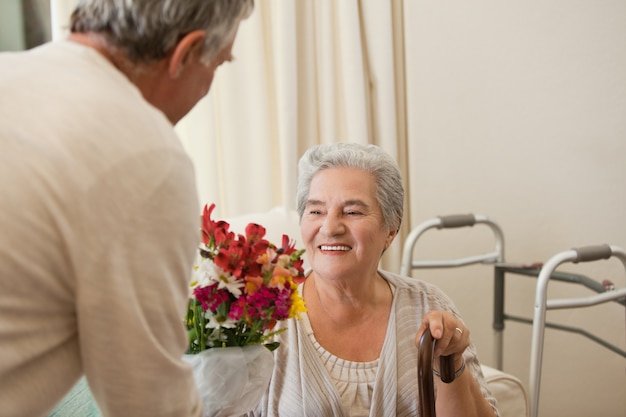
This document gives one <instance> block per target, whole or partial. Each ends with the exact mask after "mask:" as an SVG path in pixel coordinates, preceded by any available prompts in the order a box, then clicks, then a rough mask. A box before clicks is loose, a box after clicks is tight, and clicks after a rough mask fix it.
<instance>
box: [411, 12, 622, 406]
mask: <svg viewBox="0 0 626 417" xmlns="http://www.w3.org/2000/svg"><path fill="white" fill-rule="evenodd" d="M404 7H405V13H406V16H407V25H406V31H407V41H406V47H407V54H408V60H407V65H408V73H407V77H408V78H407V85H408V108H409V126H408V128H409V136H410V152H411V156H410V161H411V169H412V172H411V176H410V191H411V198H412V201H411V204H412V208H413V210H412V212H411V213H410V215H411V216H410V219H411V222H412V225H413V226H414V225H416V224H417V223H418V222H421V221H423V220H425V219H427V218H430V217H433V216H436V215H440V214H452V213H467V212H472V213H480V214H485V215H488V216H490V217H491V218H493V219H494V220H496V221H497V222H498V223H499V224H500V225H501V227H502V228H503V229H504V235H505V239H506V259H507V260H508V261H511V262H521V263H531V262H536V261H540V262H545V261H546V260H547V259H548V258H550V257H551V256H552V255H554V254H555V253H557V252H560V251H563V250H568V249H570V248H573V247H579V246H585V245H592V244H599V243H610V244H616V245H619V246H622V247H626V215H625V212H624V208H625V207H626V193H625V188H626V186H625V184H624V180H625V178H626V156H625V154H626V152H625V151H626V2H623V1H621V0H615V1H605V0H601V1H595V0H586V1H585V0H576V1H569V0H551V1H547V2H546V1H526V0H525V1H495V0H494V1H471V2H467V1H446V2H433V1H421V0H419V1H414V0H407V1H405V2H404ZM469 231H472V229H470V230H469ZM473 231H474V232H475V233H477V235H476V238H477V240H473V239H472V238H471V235H468V233H466V231H458V232H453V233H454V234H453V235H448V236H450V238H451V240H449V241H446V240H445V239H444V238H443V235H441V233H444V232H437V231H434V232H433V233H434V235H433V236H432V237H431V238H430V239H432V240H428V242H429V243H428V244H427V246H428V247H427V248H424V249H423V252H422V253H424V254H425V255H432V256H436V255H437V256H438V255H439V254H446V253H451V254H461V252H460V251H461V248H462V247H463V246H464V245H470V246H480V245H482V247H483V248H485V250H490V240H489V234H488V233H486V231H485V232H482V231H480V230H479V228H474V230H473ZM451 233H452V232H451ZM427 238H428V236H426V235H425V236H424V240H423V242H424V243H426V242H427V241H426V239H427ZM477 242H478V243H477ZM476 243H477V244H476ZM561 269H562V270H564V271H571V272H580V273H584V274H587V275H589V276H592V277H594V278H596V279H598V280H600V281H601V280H602V279H604V278H607V277H608V278H610V279H612V280H613V281H614V282H615V284H616V285H618V286H620V287H624V285H625V284H626V279H625V278H624V276H625V274H624V271H623V269H622V268H621V265H619V264H618V262H617V261H600V262H594V263H588V264H582V265H580V264H579V265H574V264H568V265H564V266H563V267H562V268H561ZM421 276H422V277H425V278H429V279H432V280H433V281H436V282H437V283H439V284H440V285H441V286H442V287H443V288H444V289H445V290H446V291H447V292H448V293H449V294H450V295H451V296H452V297H453V299H455V300H456V301H457V304H458V305H459V307H460V308H461V310H462V312H464V314H465V317H466V319H467V321H468V325H469V327H470V328H471V329H472V334H473V337H474V340H475V342H476V343H477V344H478V348H479V352H480V354H481V357H482V358H483V360H484V361H485V362H487V363H488V364H489V363H493V361H492V355H493V350H494V349H493V334H492V331H491V320H492V279H491V277H492V269H491V268H489V267H471V268H469V269H461V270H454V271H436V272H432V273H426V272H422V273H421ZM535 283H536V280H534V279H531V278H526V277H520V276H514V275H508V276H507V291H506V292H507V296H506V303H507V306H506V307H507V311H508V312H509V313H511V314H518V315H524V316H528V317H532V312H533V303H534V286H535ZM587 294H591V293H590V292H588V291H584V290H582V289H581V288H580V287H578V286H572V285H569V284H560V283H556V284H553V285H550V292H549V296H550V297H563V296H564V297H571V296H576V295H587ZM548 319H549V320H551V321H557V322H560V323H564V324H569V325H573V326H581V327H584V328H585V329H587V330H589V331H591V332H592V333H594V334H597V335H598V336H601V337H603V338H605V339H607V340H608V341H610V342H611V343H613V344H616V345H618V346H619V347H620V348H622V349H624V346H625V338H626V336H625V333H624V332H625V324H624V319H625V313H624V308H623V307H620V306H619V305H617V304H615V303H612V304H610V305H605V306H601V307H590V308H585V309H581V310H569V311H561V312H549V313H548ZM530 337H531V328H530V326H528V325H523V324H517V323H512V322H509V323H508V324H507V328H506V330H505V338H504V339H505V342H504V370H505V371H508V372H511V373H513V374H515V375H517V376H519V377H520V379H522V380H523V381H524V382H525V383H527V382H528V375H529V358H530ZM545 346H546V348H545V349H546V350H545V355H544V366H543V377H542V384H541V386H542V390H541V397H540V400H541V401H540V415H541V416H570V417H576V416H580V417H583V416H584V417H586V416H589V415H606V416H623V415H624V413H625V411H624V410H626V360H625V359H624V358H623V357H621V356H619V355H617V354H615V353H613V352H611V351H609V350H606V349H605V348H603V347H601V346H599V345H597V344H595V343H594V342H591V341H589V340H588V339H586V338H583V337H582V336H579V335H571V334H567V333H563V332H560V331H555V330H548V331H547V333H546V341H545Z"/></svg>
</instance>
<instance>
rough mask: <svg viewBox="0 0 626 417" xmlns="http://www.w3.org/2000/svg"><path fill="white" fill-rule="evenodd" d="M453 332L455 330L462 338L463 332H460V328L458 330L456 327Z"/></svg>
mask: <svg viewBox="0 0 626 417" xmlns="http://www.w3.org/2000/svg"><path fill="white" fill-rule="evenodd" d="M454 330H456V331H457V332H459V334H460V335H461V336H463V330H461V329H460V328H458V327H457V328H455V329H454Z"/></svg>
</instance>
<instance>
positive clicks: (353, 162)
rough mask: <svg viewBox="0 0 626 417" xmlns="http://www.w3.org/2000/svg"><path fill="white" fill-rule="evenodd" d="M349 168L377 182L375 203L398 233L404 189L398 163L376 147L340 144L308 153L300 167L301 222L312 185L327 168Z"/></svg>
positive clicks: (297, 202)
mask: <svg viewBox="0 0 626 417" xmlns="http://www.w3.org/2000/svg"><path fill="white" fill-rule="evenodd" d="M335 167H346V168H356V169H360V170H363V171H366V172H369V173H370V174H372V175H373V176H374V179H375V181H376V200H377V201H378V205H379V206H380V209H381V211H382V214H383V217H384V221H385V225H386V226H387V228H388V229H389V230H396V231H397V230H398V229H399V228H400V223H401V222H402V216H403V214H404V187H403V186H402V176H401V174H400V169H399V168H398V164H397V163H396V161H395V160H394V159H393V158H392V157H391V156H390V155H389V154H388V153H387V152H385V151H384V150H383V149H382V148H380V147H378V146H376V145H362V144H358V143H346V142H337V143H331V144H324V145H317V146H314V147H312V148H310V149H308V150H307V151H306V152H305V153H304V155H302V157H301V158H300V161H299V163H298V172H299V174H298V191H297V196H296V207H297V210H298V214H299V215H300V218H302V215H303V214H304V209H305V206H306V203H307V200H308V198H309V191H310V188H311V181H312V180H313V177H315V175H316V174H317V173H318V172H320V171H322V170H324V169H328V168H335Z"/></svg>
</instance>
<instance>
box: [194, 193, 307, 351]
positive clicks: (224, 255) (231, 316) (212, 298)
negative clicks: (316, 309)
mask: <svg viewBox="0 0 626 417" xmlns="http://www.w3.org/2000/svg"><path fill="white" fill-rule="evenodd" d="M214 209H215V204H211V206H210V207H208V208H207V207H206V206H205V207H204V211H203V213H202V243H201V245H200V247H199V249H198V260H197V263H196V265H195V266H194V272H193V274H194V276H193V279H192V282H191V295H190V300H189V303H188V309H187V317H186V320H185V321H186V325H187V331H188V335H189V347H188V351H187V353H188V354H197V353H200V352H202V351H204V350H206V349H210V348H216V347H227V346H247V345H253V344H263V345H265V346H266V347H267V348H268V349H270V350H273V349H275V348H277V347H278V343H277V342H274V341H273V336H274V335H275V334H276V331H274V330H273V329H274V326H275V324H276V323H277V322H278V321H279V320H285V319H288V318H291V317H298V316H299V314H300V312H304V311H306V309H305V306H304V300H303V299H302V297H301V296H300V294H299V293H298V287H297V285H298V284H299V283H300V282H302V280H303V279H304V270H303V267H302V264H303V260H302V254H303V253H304V250H296V249H295V247H294V243H293V242H292V241H290V240H289V237H288V236H287V235H283V241H282V245H281V246H280V247H277V246H276V245H275V244H273V243H271V242H268V241H267V240H265V239H264V238H263V237H264V236H265V228H264V227H263V226H261V225H258V224H254V223H250V224H248V226H247V227H246V230H245V235H242V234H235V233H234V232H232V231H230V230H229V227H230V225H229V224H228V223H227V222H225V221H215V220H213V219H211V213H212V212H213V210H214Z"/></svg>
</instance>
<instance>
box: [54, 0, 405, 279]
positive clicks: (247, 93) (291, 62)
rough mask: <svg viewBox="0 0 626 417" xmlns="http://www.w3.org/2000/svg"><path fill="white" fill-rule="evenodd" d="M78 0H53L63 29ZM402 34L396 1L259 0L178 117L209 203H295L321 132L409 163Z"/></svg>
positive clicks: (392, 264)
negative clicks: (230, 56)
mask: <svg viewBox="0 0 626 417" xmlns="http://www.w3.org/2000/svg"><path fill="white" fill-rule="evenodd" d="M73 3H74V0H56V1H54V0H53V7H52V9H53V12H52V13H53V16H57V18H56V21H55V22H54V24H55V25H56V28H57V30H58V29H59V27H60V25H63V24H64V22H62V19H59V18H58V16H64V15H65V16H67V15H69V11H70V9H71V5H72V4H73ZM60 33H65V32H60ZM402 37H403V29H402V2H401V1H399V0H398V1H391V2H389V1H388V0H362V1H358V0H342V1H335V0H256V1H255V11H254V13H253V14H252V16H251V17H250V18H248V19H247V20H245V21H244V22H242V24H241V26H240V28H239V33H238V35H237V40H236V42H235V46H234V51H233V53H234V56H235V61H234V62H233V63H230V64H226V65H224V66H223V67H221V68H220V69H219V70H218V73H217V75H216V78H215V81H214V83H213V86H212V88H211V92H210V93H209V95H207V97H205V98H204V99H203V100H202V101H201V102H200V103H198V105H197V106H196V107H195V108H194V109H193V110H192V112H190V113H189V114H188V115H187V116H186V117H185V118H184V119H183V120H181V122H180V123H179V124H178V125H177V127H176V129H177V132H178V133H179V135H180V137H181V139H182V141H183V143H184V145H185V147H186V148H187V150H188V151H189V154H190V155H191V157H192V159H193V161H194V164H195V167H196V174H197V181H198V195H199V198H200V201H201V204H202V205H204V204H205V203H207V204H208V203H211V202H215V203H216V204H217V208H216V214H217V216H220V217H232V216H238V215H241V214H246V213H254V212H262V211H266V210H269V209H270V208H272V207H275V206H282V207H285V208H287V209H293V208H295V194H296V183H297V162H298V158H299V157H300V156H301V155H302V153H303V152H304V151H305V150H306V149H307V148H308V147H310V146H311V145H314V144H318V143H327V142H336V141H345V142H348V141H349V142H360V143H375V144H377V145H380V146H381V147H383V148H384V149H385V150H387V151H388V152H389V153H390V154H391V155H392V156H394V157H396V158H397V159H398V162H399V164H400V166H401V168H402V169H403V171H405V172H406V160H405V158H406V156H407V155H406V149H407V146H406V143H405V140H406V139H405V137H406V128H405V124H406V123H405V120H404V114H405V109H404V105H405V104H404V103H405V98H404V74H403V68H404V57H403V54H404V51H403V42H402ZM405 177H406V175H405ZM406 188H407V190H408V181H407V184H406ZM406 201H409V200H408V196H407V199H406ZM405 210H406V212H407V213H408V212H409V208H408V207H405ZM406 219H407V220H406V221H407V222H408V216H406ZM407 229H408V224H405V225H404V226H403V230H407ZM403 237H404V236H403V235H401V236H399V237H398V239H396V243H395V244H394V246H392V248H391V249H390V250H389V251H388V253H387V254H386V255H385V260H384V262H387V265H386V266H387V267H388V268H389V269H391V270H397V269H398V266H399V246H400V243H401V240H403Z"/></svg>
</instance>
